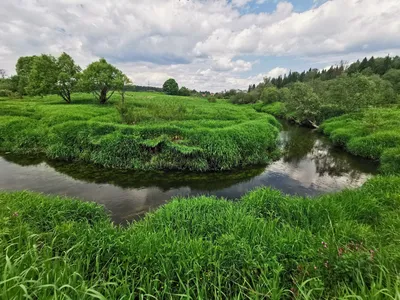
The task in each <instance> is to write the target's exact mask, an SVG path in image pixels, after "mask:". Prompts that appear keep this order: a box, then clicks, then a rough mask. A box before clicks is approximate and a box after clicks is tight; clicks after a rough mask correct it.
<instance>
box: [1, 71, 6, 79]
mask: <svg viewBox="0 0 400 300" xmlns="http://www.w3.org/2000/svg"><path fill="white" fill-rule="evenodd" d="M6 75H7V72H6V70H4V69H0V78H1V79H4V78H6Z"/></svg>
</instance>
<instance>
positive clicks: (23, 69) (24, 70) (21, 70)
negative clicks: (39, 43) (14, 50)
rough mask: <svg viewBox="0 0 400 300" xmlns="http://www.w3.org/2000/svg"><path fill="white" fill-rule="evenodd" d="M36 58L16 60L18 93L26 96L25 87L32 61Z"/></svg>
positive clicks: (29, 57) (26, 57)
mask: <svg viewBox="0 0 400 300" xmlns="http://www.w3.org/2000/svg"><path fill="white" fill-rule="evenodd" d="M35 58H36V56H22V57H20V58H19V59H18V61H17V65H16V66H15V69H16V71H17V75H18V93H19V94H20V95H26V93H27V92H26V87H27V86H28V81H29V74H30V73H31V69H32V65H33V61H34V60H35Z"/></svg>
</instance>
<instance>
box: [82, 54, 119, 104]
mask: <svg viewBox="0 0 400 300" xmlns="http://www.w3.org/2000/svg"><path fill="white" fill-rule="evenodd" d="M124 80H125V78H124V74H123V73H122V72H121V71H120V70H118V69H117V68H116V67H114V66H113V65H111V64H109V63H108V62H107V61H106V60H105V59H104V58H101V59H100V60H99V61H96V62H93V63H91V64H90V65H89V66H88V67H87V68H86V69H85V70H84V71H83V72H82V75H81V79H80V82H79V85H80V87H81V88H82V89H84V90H86V91H88V92H91V93H93V94H94V95H95V97H96V99H97V100H98V101H99V102H100V104H104V103H106V102H107V101H108V100H109V99H110V98H111V96H112V95H113V94H114V92H115V91H120V90H121V89H122V88H123V86H124Z"/></svg>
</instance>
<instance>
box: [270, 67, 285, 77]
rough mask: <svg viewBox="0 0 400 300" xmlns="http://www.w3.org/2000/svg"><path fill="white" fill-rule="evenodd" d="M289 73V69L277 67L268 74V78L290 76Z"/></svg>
mask: <svg viewBox="0 0 400 300" xmlns="http://www.w3.org/2000/svg"><path fill="white" fill-rule="evenodd" d="M288 73H289V70H288V69H286V68H280V67H276V68H273V69H272V70H271V71H269V72H268V73H267V75H266V77H270V78H277V77H279V76H283V75H285V74H288Z"/></svg>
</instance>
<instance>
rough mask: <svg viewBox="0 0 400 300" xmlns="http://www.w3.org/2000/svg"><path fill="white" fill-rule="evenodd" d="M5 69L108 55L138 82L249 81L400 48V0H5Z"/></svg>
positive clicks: (1, 46) (219, 86) (213, 84)
mask: <svg viewBox="0 0 400 300" xmlns="http://www.w3.org/2000/svg"><path fill="white" fill-rule="evenodd" d="M0 7H1V9H0V68H2V69H6V70H7V72H8V74H13V73H15V71H14V68H15V62H16V60H17V59H18V57H19V56H23V55H33V54H40V53H51V54H53V55H58V54H60V53H61V52H63V51H65V52H67V53H69V54H70V55H72V56H73V58H74V59H75V60H76V61H77V62H78V63H79V64H80V65H81V66H82V67H85V66H87V65H88V64H89V63H90V62H92V61H94V60H97V59H98V58H100V57H104V58H106V59H107V60H108V61H109V62H111V63H113V64H115V65H116V66H118V67H119V68H120V69H121V70H122V71H123V72H125V73H126V74H127V75H128V76H129V77H131V79H132V80H133V81H134V83H135V84H137V85H147V84H148V83H149V84H150V85H152V86H161V85H162V83H163V82H164V81H165V80H166V79H168V78H169V77H174V78H175V79H176V80H177V81H178V83H179V84H180V85H185V86H187V87H189V88H195V89H198V90H211V91H220V90H223V89H230V88H246V87H247V86H248V85H249V84H251V83H258V82H260V81H261V80H262V78H263V77H265V76H278V75H280V74H283V73H285V72H288V70H290V69H291V70H296V71H302V70H303V69H308V68H309V67H317V68H324V67H326V66H328V65H331V64H337V63H339V62H340V61H341V60H344V61H347V62H352V61H354V60H356V59H357V58H362V57H364V56H370V55H375V56H384V55H387V54H391V55H400V17H399V16H400V3H399V0H332V1H326V0H325V1H324V0H319V1H318V0H291V1H279V0H118V1H114V0H0Z"/></svg>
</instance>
